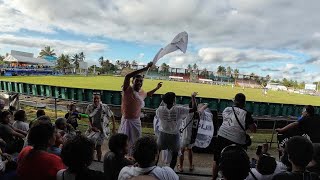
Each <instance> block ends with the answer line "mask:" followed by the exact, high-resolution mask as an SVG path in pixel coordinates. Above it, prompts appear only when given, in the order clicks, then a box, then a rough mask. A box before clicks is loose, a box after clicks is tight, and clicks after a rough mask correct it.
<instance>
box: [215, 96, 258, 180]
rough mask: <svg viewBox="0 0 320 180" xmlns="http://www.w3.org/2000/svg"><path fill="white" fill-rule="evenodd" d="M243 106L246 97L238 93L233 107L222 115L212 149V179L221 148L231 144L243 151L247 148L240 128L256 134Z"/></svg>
mask: <svg viewBox="0 0 320 180" xmlns="http://www.w3.org/2000/svg"><path fill="white" fill-rule="evenodd" d="M245 104H246V96H245V95H244V94H242V93H238V94H237V95H236V96H235V98H234V106H231V107H227V108H226V109H224V111H223V113H222V118H223V122H222V125H221V126H220V129H219V131H218V138H217V141H216V144H215V148H214V149H215V150H214V163H213V178H216V177H217V174H218V168H217V166H218V165H219V163H220V154H221V151H222V149H223V148H225V147H227V146H229V145H231V144H237V145H240V146H242V147H243V148H244V149H246V148H247V147H246V132H245V131H244V130H243V129H242V127H244V128H245V129H246V130H247V129H249V130H250V131H251V132H256V129H257V126H256V125H255V123H254V122H253V118H252V115H251V113H249V112H248V111H247V110H245V109H244V108H245ZM236 116H237V117H236ZM237 119H238V120H239V122H240V123H241V125H240V124H239V123H238V120H237ZM241 126H242V127H241Z"/></svg>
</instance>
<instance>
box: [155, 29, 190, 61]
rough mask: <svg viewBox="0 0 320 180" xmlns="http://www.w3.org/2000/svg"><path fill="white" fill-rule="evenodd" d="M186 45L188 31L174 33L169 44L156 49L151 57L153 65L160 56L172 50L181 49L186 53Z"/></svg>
mask: <svg viewBox="0 0 320 180" xmlns="http://www.w3.org/2000/svg"><path fill="white" fill-rule="evenodd" d="M187 46H188V33H187V32H185V31H184V32H181V33H179V34H178V35H176V36H175V37H174V39H173V40H172V41H171V43H170V44H168V45H167V46H166V47H164V48H161V49H160V50H159V51H158V53H157V54H156V56H155V57H154V58H153V65H155V64H156V63H157V62H158V60H159V59H160V58H162V57H163V56H164V55H166V54H169V53H171V52H173V51H176V50H181V51H182V52H183V53H186V51H187Z"/></svg>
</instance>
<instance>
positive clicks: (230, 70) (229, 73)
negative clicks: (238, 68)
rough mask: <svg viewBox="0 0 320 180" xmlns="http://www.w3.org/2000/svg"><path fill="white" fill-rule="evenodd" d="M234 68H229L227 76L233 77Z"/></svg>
mask: <svg viewBox="0 0 320 180" xmlns="http://www.w3.org/2000/svg"><path fill="white" fill-rule="evenodd" d="M232 71H233V70H232V68H231V67H230V66H228V67H227V76H229V77H231V75H232Z"/></svg>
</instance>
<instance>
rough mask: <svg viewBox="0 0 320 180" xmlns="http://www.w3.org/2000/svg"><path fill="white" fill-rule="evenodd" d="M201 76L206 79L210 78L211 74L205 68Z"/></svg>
mask: <svg viewBox="0 0 320 180" xmlns="http://www.w3.org/2000/svg"><path fill="white" fill-rule="evenodd" d="M200 75H201V76H203V77H205V78H208V76H209V72H208V70H207V68H204V69H203V70H202V72H201V74H200Z"/></svg>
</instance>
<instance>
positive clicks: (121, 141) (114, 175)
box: [103, 133, 133, 180]
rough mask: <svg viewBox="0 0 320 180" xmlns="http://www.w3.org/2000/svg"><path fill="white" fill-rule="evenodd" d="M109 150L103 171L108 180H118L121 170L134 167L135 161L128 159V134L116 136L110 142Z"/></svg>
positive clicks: (105, 157)
mask: <svg viewBox="0 0 320 180" xmlns="http://www.w3.org/2000/svg"><path fill="white" fill-rule="evenodd" d="M109 149H110V151H109V152H107V153H106V154H105V156H104V161H103V169H104V174H105V176H106V179H107V180H112V179H118V176H119V173H120V171H121V169H122V168H123V167H125V166H128V165H133V161H131V160H129V159H127V158H126V157H125V155H126V154H127V153H128V150H129V147H128V136H127V135H126V134H121V133H120V134H115V135H113V136H111V138H110V140H109Z"/></svg>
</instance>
